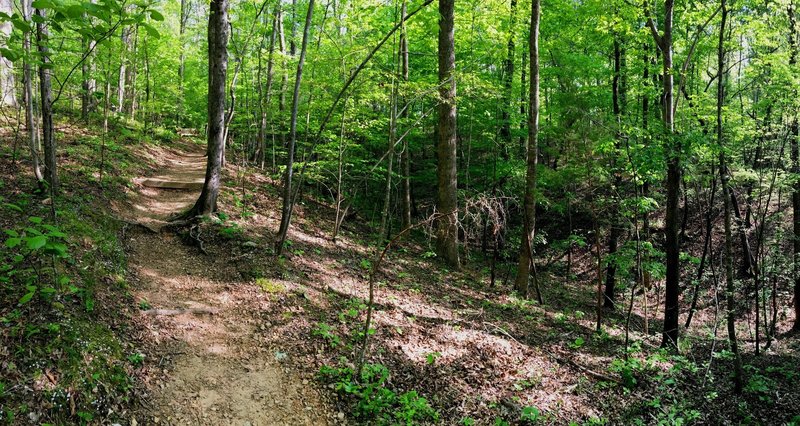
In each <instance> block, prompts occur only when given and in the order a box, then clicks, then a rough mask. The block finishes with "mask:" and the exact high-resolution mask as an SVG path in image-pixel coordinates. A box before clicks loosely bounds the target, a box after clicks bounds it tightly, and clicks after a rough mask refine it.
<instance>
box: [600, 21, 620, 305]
mask: <svg viewBox="0 0 800 426" xmlns="http://www.w3.org/2000/svg"><path fill="white" fill-rule="evenodd" d="M619 37H620V36H618V35H615V36H614V77H613V79H612V83H611V92H612V93H611V95H612V96H611V99H612V109H613V113H614V119H615V120H616V125H617V135H616V139H615V140H614V153H613V156H612V160H611V161H612V164H611V169H612V173H613V174H614V180H613V181H614V187H613V188H612V189H611V191H612V194H611V197H612V210H613V211H612V212H611V225H610V228H611V229H610V230H609V235H608V256H609V259H610V260H609V262H608V266H606V285H605V291H604V297H603V306H605V307H606V308H610V309H613V308H614V306H615V304H616V300H615V299H616V278H617V264H616V262H615V261H614V254H616V252H617V246H618V245H619V239H620V236H621V235H622V226H623V224H622V223H621V221H620V220H619V216H620V215H619V213H620V212H619V203H620V201H621V200H619V199H618V197H617V194H618V192H619V191H621V187H622V175H621V174H620V171H619V170H618V168H617V155H618V153H619V152H620V151H621V146H620V143H621V141H622V138H623V135H622V114H623V111H624V108H625V84H624V83H623V79H622V72H623V71H622V68H623V63H624V61H625V49H624V48H623V47H622V42H621V41H620V39H619Z"/></svg>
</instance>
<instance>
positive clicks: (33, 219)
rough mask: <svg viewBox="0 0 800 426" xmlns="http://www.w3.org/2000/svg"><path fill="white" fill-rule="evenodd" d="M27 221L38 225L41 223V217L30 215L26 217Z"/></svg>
mask: <svg viewBox="0 0 800 426" xmlns="http://www.w3.org/2000/svg"><path fill="white" fill-rule="evenodd" d="M28 221H29V222H31V223H35V224H37V225H38V224H40V223H42V218H40V217H39V216H31V217H29V218H28Z"/></svg>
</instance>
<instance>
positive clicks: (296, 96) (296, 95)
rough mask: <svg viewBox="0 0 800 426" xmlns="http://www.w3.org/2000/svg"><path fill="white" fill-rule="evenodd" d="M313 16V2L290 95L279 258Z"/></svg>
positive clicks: (289, 201) (287, 219)
mask: <svg viewBox="0 0 800 426" xmlns="http://www.w3.org/2000/svg"><path fill="white" fill-rule="evenodd" d="M313 14H314V0H309V2H308V13H306V24H305V28H304V29H303V42H302V46H301V47H300V59H299V60H298V62H297V74H296V75H295V80H294V92H293V94H292V116H291V120H290V123H289V147H288V150H289V151H288V153H287V159H286V173H285V174H284V178H283V206H282V208H281V226H280V229H279V230H278V240H277V242H276V244H275V253H276V254H277V255H278V256H280V255H281V253H282V252H283V245H284V242H285V241H286V234H287V233H288V232H289V224H290V223H291V220H292V208H293V204H294V200H293V197H292V194H293V193H292V177H293V176H292V175H293V173H294V152H295V145H296V142H297V110H298V107H299V105H300V83H301V82H302V80H303V64H304V63H305V60H306V50H307V47H308V36H309V32H310V31H311V18H312V16H313Z"/></svg>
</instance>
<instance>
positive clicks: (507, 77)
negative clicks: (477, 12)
mask: <svg viewBox="0 0 800 426" xmlns="http://www.w3.org/2000/svg"><path fill="white" fill-rule="evenodd" d="M510 1H511V5H510V9H511V14H510V15H509V21H508V45H507V51H506V59H505V61H504V64H503V100H502V106H501V113H500V114H501V115H500V138H501V139H502V140H504V141H506V142H510V141H511V111H513V109H514V108H513V107H514V103H513V102H511V90H512V85H513V82H514V51H515V50H516V46H515V45H514V36H515V33H514V27H516V25H517V0H510Z"/></svg>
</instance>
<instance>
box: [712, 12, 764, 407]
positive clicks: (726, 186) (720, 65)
mask: <svg viewBox="0 0 800 426" xmlns="http://www.w3.org/2000/svg"><path fill="white" fill-rule="evenodd" d="M721 19H722V20H721V22H720V30H719V44H718V47H717V69H718V71H717V144H718V145H719V177H720V181H721V182H722V198H723V199H724V205H725V299H726V308H727V312H726V315H725V316H726V320H727V321H726V322H727V328H728V342H729V344H730V348H731V352H733V365H734V374H733V382H734V391H735V392H736V393H737V394H739V393H741V392H742V376H743V372H742V357H741V355H740V354H739V343H738V341H737V339H736V317H735V309H734V308H735V300H734V285H733V284H734V283H733V279H734V272H733V233H732V231H731V197H730V192H731V189H730V180H729V173H728V166H727V163H726V159H725V146H724V141H723V136H724V133H723V128H722V125H723V122H722V107H723V104H724V103H725V45H724V43H725V26H726V22H727V19H728V9H727V7H726V1H725V0H722V18H721ZM756 315H758V311H756Z"/></svg>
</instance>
